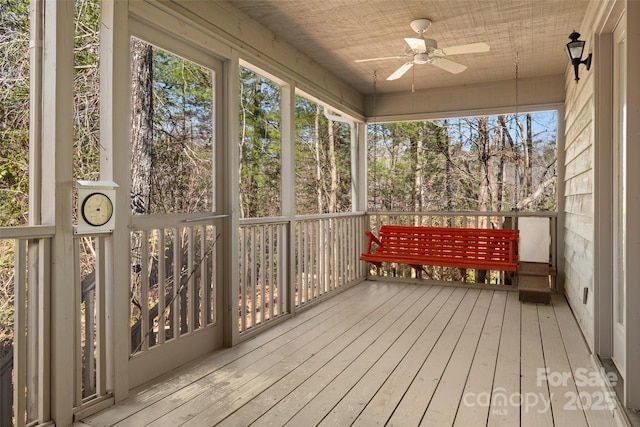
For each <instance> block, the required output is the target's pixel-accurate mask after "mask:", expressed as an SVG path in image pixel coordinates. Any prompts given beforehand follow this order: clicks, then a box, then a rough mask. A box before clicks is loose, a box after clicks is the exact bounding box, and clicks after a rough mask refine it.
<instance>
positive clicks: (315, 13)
mask: <svg viewBox="0 0 640 427" xmlns="http://www.w3.org/2000/svg"><path fill="white" fill-rule="evenodd" d="M225 1H227V3H229V4H231V5H232V6H234V7H236V8H238V9H240V10H241V11H242V12H244V13H245V14H247V15H248V16H249V17H251V18H253V19H254V20H256V21H258V22H259V23H260V24H261V25H263V26H265V27H267V28H268V29H270V30H271V31H272V32H273V33H274V35H275V37H276V38H278V39H281V40H285V41H286V42H288V43H289V44H291V45H292V46H294V47H295V48H297V49H298V50H300V51H301V52H304V53H305V54H306V55H307V56H309V57H310V58H311V59H313V60H314V61H316V62H317V63H318V64H320V65H321V66H322V67H324V68H326V69H328V70H331V71H332V72H334V73H335V74H336V75H337V76H340V77H341V78H342V79H344V80H345V81H346V82H347V83H348V84H350V85H351V86H352V87H354V88H355V89H356V90H358V91H359V92H360V93H362V94H364V95H367V94H372V93H373V92H374V88H373V76H374V72H375V73H376V75H377V83H376V91H377V92H378V93H393V92H404V91H408V90H411V86H412V83H413V84H414V86H415V90H427V89H432V88H438V87H451V86H459V85H470V84H478V83H485V82H493V81H504V80H511V79H514V77H515V65H514V62H515V58H516V53H518V57H519V61H518V72H519V77H520V78H528V77H539V76H548V75H562V74H564V73H565V71H566V69H567V66H568V59H567V56H566V54H565V52H564V46H565V44H566V43H567V42H568V41H569V39H568V35H569V34H570V33H571V32H572V31H573V30H576V31H578V32H580V31H581V28H580V24H581V22H582V20H583V18H584V15H585V11H586V9H587V5H588V3H589V1H588V0H571V1H569V0H431V1H423V0H260V1H256V0H225ZM419 18H429V19H430V20H431V21H432V25H431V27H430V28H429V29H428V30H427V31H426V33H425V37H426V38H432V39H435V40H436V41H437V43H438V47H439V48H448V47H452V46H458V45H464V44H469V43H477V42H485V43H487V44H488V45H489V46H490V49H491V50H490V51H489V52H484V53H474V54H464V55H455V56H450V57H449V58H448V59H450V60H453V61H455V62H458V63H460V64H463V65H465V66H467V67H468V68H467V69H466V70H465V71H463V72H461V73H459V74H451V73H449V72H447V71H445V70H442V69H440V68H438V67H435V66H433V65H431V64H421V65H416V66H414V67H413V69H412V70H409V71H408V72H407V73H406V74H405V75H404V76H403V77H401V78H400V79H398V80H395V81H387V80H386V78H387V77H388V76H389V75H391V74H392V73H393V72H394V71H395V70H396V69H397V68H399V67H400V66H401V65H402V64H403V63H405V62H407V60H406V59H402V58H400V59H387V60H379V61H372V62H364V63H356V62H354V60H356V59H366V58H376V57H387V56H396V55H403V54H405V49H406V48H407V45H406V43H405V41H404V38H406V37H417V33H416V32H414V31H413V30H412V29H411V27H410V23H411V21H413V20H415V19H419ZM582 31H583V32H585V33H586V32H587V29H583V30H582ZM591 50H592V49H591V46H590V45H589V44H587V51H591Z"/></svg>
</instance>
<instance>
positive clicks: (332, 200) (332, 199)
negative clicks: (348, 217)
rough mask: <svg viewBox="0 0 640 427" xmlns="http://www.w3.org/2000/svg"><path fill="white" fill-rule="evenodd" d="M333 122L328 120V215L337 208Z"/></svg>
mask: <svg viewBox="0 0 640 427" xmlns="http://www.w3.org/2000/svg"><path fill="white" fill-rule="evenodd" d="M333 123H334V122H333V121H332V120H329V123H328V128H329V168H330V169H331V189H330V191H329V213H335V212H336V211H337V208H338V206H337V205H338V166H337V164H336V138H335V134H334V131H333Z"/></svg>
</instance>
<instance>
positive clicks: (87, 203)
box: [80, 193, 113, 227]
mask: <svg viewBox="0 0 640 427" xmlns="http://www.w3.org/2000/svg"><path fill="white" fill-rule="evenodd" d="M80 210H81V212H82V218H84V220H85V221H86V222H87V224H89V225H92V226H94V227H99V226H101V225H105V224H106V223H107V222H109V220H110V219H111V217H112V216H113V203H112V202H111V199H110V198H109V197H108V196H107V195H105V194H103V193H91V194H89V195H88V196H87V198H86V199H84V201H83V202H82V207H81V209H80Z"/></svg>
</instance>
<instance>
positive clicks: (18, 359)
mask: <svg viewBox="0 0 640 427" xmlns="http://www.w3.org/2000/svg"><path fill="white" fill-rule="evenodd" d="M26 251H27V242H26V240H24V239H16V241H15V254H14V257H15V261H14V262H15V268H14V279H13V287H14V315H13V316H14V317H13V354H14V357H13V372H14V374H13V375H14V380H13V381H14V385H13V403H14V405H15V406H14V417H15V422H16V426H20V427H21V426H24V425H25V424H26V414H27V358H28V355H27V332H28V331H27V311H28V306H29V301H27V300H26V298H27V292H26V290H27V277H26V275H27V254H26Z"/></svg>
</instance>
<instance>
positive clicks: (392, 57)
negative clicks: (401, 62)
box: [354, 55, 409, 62]
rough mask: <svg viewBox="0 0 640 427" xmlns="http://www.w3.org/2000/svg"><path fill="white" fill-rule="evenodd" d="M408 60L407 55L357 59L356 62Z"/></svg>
mask: <svg viewBox="0 0 640 427" xmlns="http://www.w3.org/2000/svg"><path fill="white" fill-rule="evenodd" d="M407 58H409V57H408V56H407V55H396V56H382V57H380V58H367V59H356V60H355V61H354V62H371V61H382V60H383V59H407Z"/></svg>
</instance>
